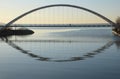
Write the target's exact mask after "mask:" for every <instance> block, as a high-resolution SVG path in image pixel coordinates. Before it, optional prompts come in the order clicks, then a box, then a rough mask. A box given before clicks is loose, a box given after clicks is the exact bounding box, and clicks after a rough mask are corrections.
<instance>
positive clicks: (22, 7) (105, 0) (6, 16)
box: [0, 0, 120, 23]
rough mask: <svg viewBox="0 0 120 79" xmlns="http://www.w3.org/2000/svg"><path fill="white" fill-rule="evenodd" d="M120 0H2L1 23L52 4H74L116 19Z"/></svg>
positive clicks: (119, 11)
mask: <svg viewBox="0 0 120 79" xmlns="http://www.w3.org/2000/svg"><path fill="white" fill-rule="evenodd" d="M119 3H120V0H0V23H8V22H9V21H11V20H12V19H14V18H15V17H17V16H19V15H21V14H23V13H25V12H26V11H29V10H31V9H34V8H37V7H41V6H45V5H50V4H72V5H78V6H82V7H85V8H88V9H91V10H93V11H96V12H98V13H100V14H102V15H104V16H106V17H107V18H109V19H111V20H112V21H115V20H116V18H117V17H118V16H120V9H119V8H120V5H119Z"/></svg>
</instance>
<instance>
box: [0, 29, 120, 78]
mask: <svg viewBox="0 0 120 79" xmlns="http://www.w3.org/2000/svg"><path fill="white" fill-rule="evenodd" d="M33 30H34V31H35V34H33V35H29V36H11V37H7V38H2V39H1V40H0V79H33V78H34V79H40V78H41V79H93V78H96V79H120V68H119V67H120V63H119V61H120V53H119V52H120V38H119V37H117V36H114V35H113V34H112V32H111V28H109V27H105V28H104V27H100V28H97V27H89V28H82V27H81V28H79V27H77V28H73V27H72V28H64V27H62V28H58V27H57V28H55V27H51V28H39V29H33Z"/></svg>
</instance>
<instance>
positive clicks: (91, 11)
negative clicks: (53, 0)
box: [0, 4, 116, 32]
mask: <svg viewBox="0 0 120 79" xmlns="http://www.w3.org/2000/svg"><path fill="white" fill-rule="evenodd" d="M50 7H71V8H77V9H81V10H84V11H87V12H89V13H92V14H94V15H96V16H98V17H100V18H102V19H103V20H105V21H106V22H108V23H109V24H111V25H112V26H115V25H116V24H115V23H114V22H113V21H111V20H110V19H108V18H107V17H105V16H103V15H101V14H99V13H97V12H95V11H93V10H90V9H87V8H84V7H81V6H76V5H70V4H53V5H47V6H43V7H38V8H35V9H33V10H30V11H28V12H26V13H23V14H22V15H20V16H18V17H16V18H15V19H13V20H12V21H10V22H9V23H7V24H6V25H5V26H4V27H3V28H2V29H1V30H0V32H1V31H3V30H5V29H6V28H7V27H10V25H12V24H13V23H14V22H16V21H17V20H19V19H21V18H23V17H25V16H26V15H28V14H31V13H33V12H35V11H38V10H41V9H45V8H50Z"/></svg>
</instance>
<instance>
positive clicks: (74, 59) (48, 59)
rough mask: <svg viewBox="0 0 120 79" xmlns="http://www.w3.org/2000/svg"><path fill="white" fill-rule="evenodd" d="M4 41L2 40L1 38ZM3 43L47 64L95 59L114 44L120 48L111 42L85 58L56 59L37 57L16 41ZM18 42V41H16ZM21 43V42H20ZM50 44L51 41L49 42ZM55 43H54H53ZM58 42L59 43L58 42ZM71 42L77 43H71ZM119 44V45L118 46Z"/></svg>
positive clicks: (88, 53)
mask: <svg viewBox="0 0 120 79" xmlns="http://www.w3.org/2000/svg"><path fill="white" fill-rule="evenodd" d="M1 39H2V38H1ZM2 41H4V42H6V43H7V44H8V45H10V46H11V47H13V48H14V49H16V50H18V51H20V52H21V53H23V54H26V55H28V56H29V57H31V58H34V59H35V60H39V61H47V62H72V61H80V60H87V59H89V58H93V57H95V56H96V55H98V54H100V53H103V51H105V50H106V49H109V48H110V47H111V46H112V45H113V44H114V43H115V44H116V45H117V46H120V43H116V42H114V41H109V42H107V43H106V44H105V45H103V46H101V47H99V48H98V49H95V50H93V51H90V52H87V53H85V54H84V55H83V56H76V57H70V58H68V59H60V60H58V59H54V58H50V57H43V56H40V55H36V54H34V53H31V52H29V51H27V50H25V49H24V48H22V47H20V46H18V45H17V44H15V43H14V41H11V40H8V38H7V37H5V39H2ZM16 42H17V41H16ZM18 42H19V41H18ZM46 42H47V41H46ZM48 42H50V41H48ZM52 42H53V41H52ZM56 42H57V41H56ZM59 42H70V41H59ZM71 42H75V41H71ZM118 44H119V45H118Z"/></svg>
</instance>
